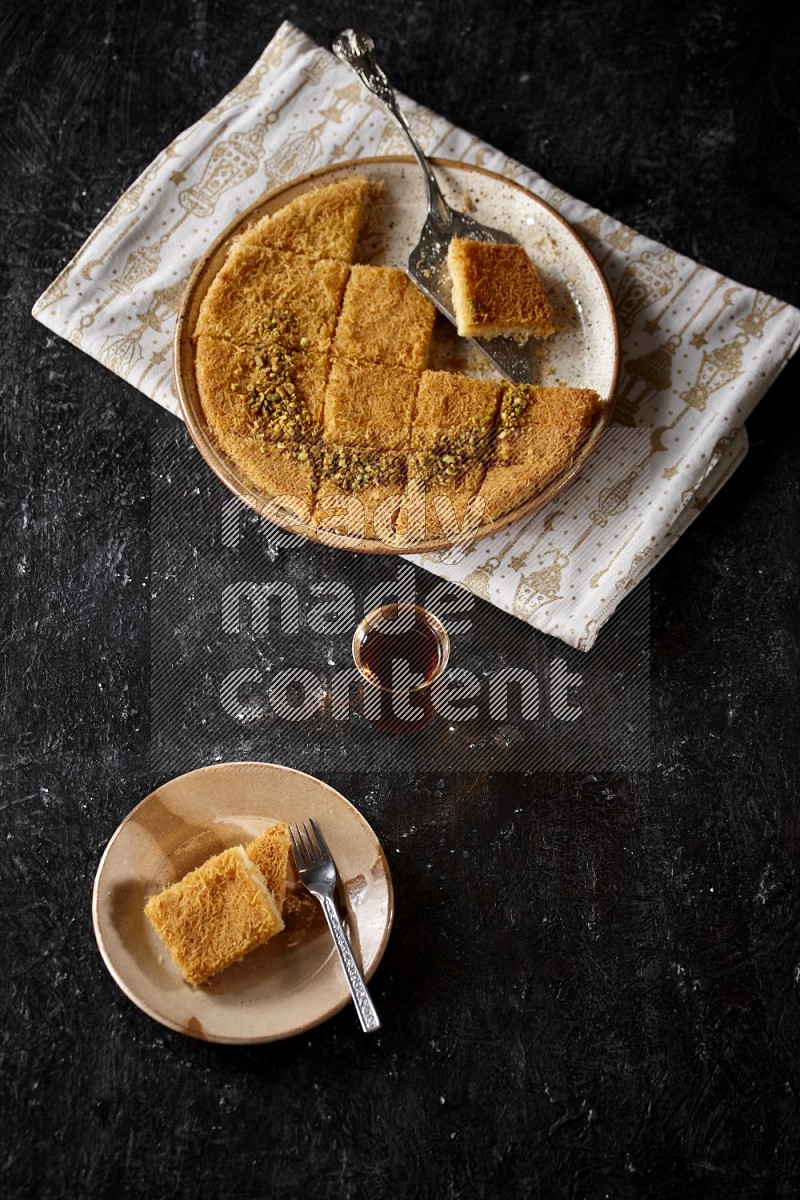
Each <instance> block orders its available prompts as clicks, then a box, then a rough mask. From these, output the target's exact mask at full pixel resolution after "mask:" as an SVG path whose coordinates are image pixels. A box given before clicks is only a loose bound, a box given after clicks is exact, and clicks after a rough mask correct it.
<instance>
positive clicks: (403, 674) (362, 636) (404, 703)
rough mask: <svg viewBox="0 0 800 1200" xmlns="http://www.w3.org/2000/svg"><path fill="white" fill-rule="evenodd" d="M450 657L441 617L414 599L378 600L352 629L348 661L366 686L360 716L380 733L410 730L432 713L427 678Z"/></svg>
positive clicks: (435, 674)
mask: <svg viewBox="0 0 800 1200" xmlns="http://www.w3.org/2000/svg"><path fill="white" fill-rule="evenodd" d="M449 657H450V638H449V636H448V633H447V630H446V629H445V627H444V625H443V624H442V622H441V621H440V620H439V618H438V617H437V616H435V615H434V614H433V613H432V612H429V611H428V609H427V608H423V607H422V605H420V604H408V603H398V604H383V605H381V607H380V608H375V609H373V610H372V612H370V613H367V615H366V616H365V617H364V619H363V621H361V623H360V624H359V625H358V627H357V629H356V631H355V633H354V634H353V661H354V662H355V664H356V667H357V668H358V670H359V671H360V673H361V675H362V676H363V678H364V679H365V681H366V683H367V684H368V686H367V687H366V688H365V689H364V716H365V717H366V718H367V720H368V721H370V723H371V724H372V725H374V726H375V727H376V729H380V730H382V731H383V732H384V733H413V732H414V731H415V730H418V729H422V728H423V727H424V726H425V725H427V724H428V723H429V721H430V720H431V719H432V718H433V716H434V709H433V702H432V698H431V684H432V683H433V682H434V680H436V679H438V678H439V676H440V675H441V674H442V672H443V671H444V669H445V667H446V666H447V661H448V659H449Z"/></svg>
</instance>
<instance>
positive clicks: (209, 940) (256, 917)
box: [144, 846, 283, 985]
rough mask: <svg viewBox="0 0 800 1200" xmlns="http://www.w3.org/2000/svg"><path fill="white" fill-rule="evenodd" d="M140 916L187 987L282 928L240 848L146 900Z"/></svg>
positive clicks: (260, 877) (271, 900) (216, 857)
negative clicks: (164, 950)
mask: <svg viewBox="0 0 800 1200" xmlns="http://www.w3.org/2000/svg"><path fill="white" fill-rule="evenodd" d="M144 911H145V914H146V915H147V918H148V920H149V921H150V923H151V924H152V926H153V928H154V929H155V931H156V933H157V934H158V936H159V937H160V938H161V940H162V942H163V943H164V945H165V946H166V947H167V949H168V950H169V952H170V954H171V955H172V958H173V959H174V960H175V962H176V963H177V965H178V966H179V967H180V969H181V973H182V974H183V977H184V979H185V980H186V982H187V983H189V984H192V985H196V984H200V983H204V982H205V981H206V980H207V979H210V978H211V976H212V975H216V974H217V972H218V971H222V970H223V969H224V968H225V967H228V966H230V965H231V963H234V962H237V961H238V960H239V959H240V958H242V957H243V955H245V954H247V953H248V951H250V950H253V949H255V947H256V946H260V945H261V944H262V943H263V942H266V941H268V940H269V938H271V937H274V935H275V934H276V933H280V931H281V930H282V929H283V918H282V917H281V914H280V912H279V911H278V908H277V906H276V904H275V900H274V898H273V896H272V893H271V892H270V890H269V888H268V887H267V885H266V883H265V881H264V877H263V875H262V874H261V872H260V871H259V869H258V867H257V866H256V865H255V863H254V862H252V861H251V860H250V859H249V858H248V856H247V855H246V854H245V852H244V850H243V849H242V847H241V846H233V847H231V849H229V850H223V852H222V853H221V854H215V855H214V856H213V858H209V859H208V860H207V861H206V862H204V863H203V865H202V866H201V867H198V868H197V869H196V870H194V871H190V872H189V874H188V875H185V876H184V877H183V879H181V880H180V881H179V882H178V883H174V884H173V885H172V886H171V887H168V888H166V889H165V890H164V891H163V892H161V893H160V894H159V895H157V896H151V897H150V899H149V900H148V901H147V904H146V905H145V910H144Z"/></svg>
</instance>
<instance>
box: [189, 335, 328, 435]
mask: <svg viewBox="0 0 800 1200" xmlns="http://www.w3.org/2000/svg"><path fill="white" fill-rule="evenodd" d="M327 371H328V360H327V356H325V355H322V354H318V353H317V352H316V351H313V350H311V349H308V348H307V349H299V348H288V347H286V346H285V345H284V344H283V343H282V342H281V341H280V339H279V338H276V337H273V336H272V335H271V334H270V333H268V332H265V334H264V337H263V339H262V340H261V341H260V342H256V343H255V344H253V345H250V346H237V345H235V344H234V343H233V342H224V341H220V340H219V339H218V338H210V337H199V338H198V339H197V342H196V344H195V375H196V379H197V386H198V392H199V394H200V400H201V403H202V406H203V411H204V413H205V416H206V420H207V421H208V423H209V426H210V427H211V428H212V429H214V430H215V431H217V433H219V432H220V431H222V432H228V433H240V434H246V433H250V434H261V435H262V436H264V437H265V438H266V439H267V440H268V441H272V442H278V441H291V442H297V441H307V440H308V439H309V438H312V439H316V438H318V437H319V436H320V434H321V433H322V413H323V404H324V399H325V381H326V377H327Z"/></svg>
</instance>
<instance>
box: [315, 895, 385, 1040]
mask: <svg viewBox="0 0 800 1200" xmlns="http://www.w3.org/2000/svg"><path fill="white" fill-rule="evenodd" d="M318 899H319V902H320V904H321V905H322V911H323V912H324V914H325V920H326V921H327V922H328V928H329V929H330V931H331V935H332V936H333V941H334V945H335V946H336V949H337V950H338V951H339V958H340V959H341V961H342V966H343V967H344V973H345V975H346V977H347V983H348V986H349V988H350V993H351V995H352V997H353V1003H354V1004H355V1006H356V1012H357V1013H358V1019H359V1021H360V1022H361V1028H362V1029H363V1030H364V1033H372V1032H373V1030H375V1029H380V1027H381V1022H380V1018H379V1017H378V1014H377V1012H376V1011H375V1005H374V1004H373V1003H372V999H371V997H370V994H369V992H368V991H367V985H366V984H365V982H364V976H363V975H362V974H361V972H360V971H359V969H358V963H357V962H356V960H355V958H354V957H353V951H352V950H351V949H350V943H349V942H348V940H347V934H346V933H345V931H344V926H343V925H342V922H341V920H340V918H339V914H338V912H337V911H336V905H335V904H334V902H333V898H332V897H331V896H322V895H319V894H318Z"/></svg>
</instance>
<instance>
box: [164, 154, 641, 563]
mask: <svg viewBox="0 0 800 1200" xmlns="http://www.w3.org/2000/svg"><path fill="white" fill-rule="evenodd" d="M428 161H429V162H430V163H431V164H432V166H434V167H439V168H441V169H443V170H455V171H466V172H472V173H475V174H479V175H484V176H486V177H488V178H490V179H492V180H494V181H495V182H497V183H499V184H502V185H503V186H504V187H507V188H512V189H514V190H516V191H518V192H521V193H522V194H523V195H524V196H525V197H526V198H527V199H528V200H533V202H534V203H535V204H537V205H539V206H540V207H541V208H543V209H544V210H546V211H547V212H548V213H549V214H550V216H551V217H552V218H554V219H555V220H556V221H557V222H558V223H559V224H560V225H561V226H562V227H563V229H564V231H565V234H566V235H567V237H568V238H569V239H571V240H572V241H573V242H574V243H575V244H576V245H577V246H578V247H579V249H580V251H581V252H582V253H583V254H584V255H585V257H586V259H587V261H588V263H589V264H590V266H591V268H592V270H593V272H594V274H595V276H596V278H597V280H598V281H599V283H600V286H601V290H602V292H603V294H604V299H605V305H606V310H607V316H608V319H609V323H610V330H611V334H612V352H613V370H612V374H611V386H610V388H609V395H608V397H607V399H606V401H605V403H604V405H603V411H602V414H601V416H600V418H599V419H598V420H597V422H596V424H595V425H594V427H593V428H592V430H591V432H590V434H589V437H588V438H587V439H586V441H585V442H584V443H583V445H582V446H581V448H580V450H579V451H578V453H577V455H576V456H575V459H574V460H573V462H572V463H571V464H570V466H569V467H568V468H567V470H566V471H563V472H562V473H561V474H560V475H558V476H557V477H556V478H555V479H553V480H551V481H550V483H548V484H547V486H546V487H545V488H544V489H543V490H542V491H541V492H537V493H536V495H534V496H531V497H529V498H528V500H526V501H525V502H524V503H523V504H521V505H519V506H518V507H517V508H515V509H512V510H511V511H510V512H508V513H503V514H502V515H501V516H499V517H498V518H497V519H496V520H494V521H492V522H489V523H488V524H485V525H480V526H479V527H478V528H477V529H476V530H475V531H474V532H471V533H470V545H472V544H474V543H475V542H476V541H480V540H482V539H483V538H486V537H491V536H492V535H493V534H496V533H499V532H500V531H501V530H503V529H505V528H507V527H508V526H509V525H512V524H514V523H515V522H517V521H522V520H525V519H527V518H529V517H532V516H533V515H534V514H535V513H537V512H538V511H539V509H541V508H544V506H545V505H546V504H549V503H550V502H551V501H553V500H555V499H556V497H557V496H559V495H560V494H561V493H562V492H563V491H565V490H566V488H567V487H569V485H570V484H571V483H572V481H573V480H574V479H575V478H576V476H577V475H578V474H579V473H580V472H581V471H582V470H583V468H584V466H585V465H586V463H587V462H588V460H589V459H590V458H591V457H592V455H593V454H594V452H595V450H596V449H597V446H598V444H599V442H600V441H601V439H602V436H603V434H604V433H605V431H606V429H607V427H608V425H609V424H610V422H611V419H612V416H613V413H614V406H615V403H616V395H617V388H618V385H619V375H620V369H621V352H620V333H619V321H618V319H617V314H616V309H615V306H614V300H613V296H612V294H611V288H610V286H609V283H608V280H607V279H606V277H605V275H604V274H603V272H602V270H601V269H600V265H599V263H598V262H597V259H596V258H595V256H594V254H593V253H592V251H591V250H590V249H589V247H588V246H587V245H586V243H585V242H584V240H583V238H581V237H580V235H579V234H578V233H577V231H576V230H575V229H574V227H573V226H572V225H571V224H570V222H569V221H567V219H566V218H565V217H563V216H562V215H561V213H559V212H558V211H557V210H556V209H555V208H554V207H553V206H552V205H551V204H549V203H548V202H547V201H546V200H543V199H542V198H541V197H540V196H537V195H536V193H535V192H533V191H531V190H530V188H527V187H525V185H524V184H522V183H519V182H518V181H517V180H515V179H507V178H506V177H505V176H504V175H500V174H499V173H498V172H497V171H491V170H489V168H488V167H483V166H479V165H478V164H477V163H465V162H459V161H458V159H453V158H440V157H437V156H432V157H430V158H429V160H428ZM382 163H395V164H402V165H408V166H416V160H415V159H414V157H413V156H412V155H410V154H389V155H365V156H363V157H361V158H353V159H347V160H346V161H344V162H341V163H328V164H327V165H326V166H324V167H317V168H316V169H315V170H313V171H308V172H306V173H305V174H303V175H298V176H295V177H294V178H292V179H290V180H288V181H285V182H283V183H281V184H279V185H278V186H277V187H275V188H272V189H271V190H270V191H269V192H266V193H264V195H263V196H261V197H259V199H258V200H255V201H254V202H253V203H252V204H250V205H248V207H247V208H246V209H244V210H243V211H242V212H241V213H239V214H237V215H236V216H235V217H234V218H233V219H232V220H231V221H230V222H229V223H228V224H227V225H226V226H225V228H224V229H223V230H222V231H221V232H220V233H219V234H218V235H217V236H216V237H215V238H214V240H213V241H212V242H211V243H210V244H209V245H208V246H207V247H206V249H205V251H204V252H203V253H202V254H201V255H200V257H199V258H198V260H197V262H196V263H195V265H194V268H193V269H192V272H191V274H190V275H189V278H188V280H187V281H186V285H185V287H184V290H183V294H182V296H181V303H180V308H179V310H178V318H177V321H176V324H175V333H174V335H173V341H172V350H173V354H172V374H173V378H174V381H175V387H176V391H177V393H178V402H179V406H180V411H181V415H182V417H183V421H184V424H185V425H186V428H187V430H188V431H189V436H190V437H191V439H192V441H193V443H194V445H195V448H196V449H197V451H198V452H199V454H200V455H201V457H202V458H203V459H204V461H205V462H206V464H207V465H208V466H209V467H210V468H211V470H212V471H213V472H214V474H215V475H216V476H217V478H218V479H219V480H220V482H221V483H222V484H223V485H224V486H225V487H226V488H228V490H229V491H231V492H232V493H233V494H234V495H235V496H236V497H237V498H238V499H239V500H240V501H241V502H242V503H243V504H245V505H247V507H248V508H250V509H252V510H253V511H255V512H256V513H257V514H258V515H259V516H260V517H261V518H262V519H264V518H267V519H268V520H270V521H271V522H272V523H273V524H275V525H277V526H278V527H279V528H281V529H283V530H285V531H288V532H290V533H294V534H296V535H298V536H301V537H303V538H304V539H306V540H307V541H310V542H315V543H317V544H318V545H324V546H333V547H336V548H338V549H343V550H351V551H355V552H357V553H362V554H384V555H399V554H407V555H424V554H436V553H441V552H446V551H448V550H451V549H453V547H454V546H456V545H459V542H458V539H456V540H455V541H449V540H447V539H442V538H439V539H436V538H431V539H428V540H427V541H424V542H416V543H413V544H402V543H400V544H393V543H392V544H390V543H387V542H383V541H380V540H378V539H375V538H366V537H364V538H359V537H352V536H349V535H343V534H336V533H328V532H326V531H324V530H322V531H320V530H319V529H317V528H316V527H312V526H310V525H307V524H304V523H302V522H300V521H299V520H298V518H297V516H296V515H295V514H293V513H291V512H289V511H288V510H283V509H280V508H278V507H277V506H276V505H274V503H272V501H271V499H267V498H266V497H264V496H263V495H261V494H260V493H259V492H258V491H257V490H256V489H255V488H253V487H251V486H249V485H248V484H247V483H246V482H245V480H244V479H243V478H242V477H241V475H240V474H239V473H238V471H237V469H236V467H235V464H232V463H231V462H230V461H229V459H228V457H227V455H225V454H224V452H223V451H221V450H220V449H218V448H217V446H216V445H215V444H214V440H213V437H212V435H211V433H210V431H209V430H208V427H207V423H206V422H205V420H204V416H203V409H202V402H201V401H200V397H199V391H198V388H197V382H196V377H195V373H194V370H192V371H191V372H189V371H188V370H187V369H186V361H185V360H187V359H191V362H192V364H193V363H194V347H193V343H192V330H191V329H190V328H189V322H190V317H191V315H192V311H193V307H194V306H195V303H196V304H197V305H199V304H200V303H201V302H202V299H203V296H204V295H205V292H206V291H207V290H208V287H210V286H211V282H212V280H213V278H214V276H215V275H216V271H215V272H214V275H212V276H211V277H210V278H209V280H208V282H207V284H206V287H205V289H204V290H203V292H202V295H200V297H199V299H196V295H195V293H196V291H197V289H198V287H200V286H201V285H202V282H203V279H204V275H205V272H206V270H207V268H208V266H209V264H210V263H211V261H212V260H213V259H214V258H215V257H216V256H217V255H218V254H219V253H220V251H221V250H222V249H223V247H224V246H225V244H226V243H227V242H229V241H231V240H232V239H233V237H234V236H235V234H237V233H238V232H239V231H240V230H241V229H242V228H243V227H244V226H245V225H247V224H248V223H249V222H250V221H251V220H252V219H253V218H254V217H255V216H256V215H257V214H260V213H261V212H262V210H264V211H267V210H268V206H270V205H272V204H273V202H274V201H275V200H276V199H278V197H279V196H281V195H282V194H283V193H284V192H287V191H289V190H291V189H295V188H298V187H299V188H307V186H308V185H311V184H313V183H314V182H315V181H316V180H318V179H320V178H321V177H325V176H328V175H332V174H341V173H346V172H348V171H351V172H357V171H358V169H359V168H360V167H363V166H379V165H380V164H382ZM221 266H222V262H220V264H219V267H218V268H217V270H219V269H220V267H221Z"/></svg>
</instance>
